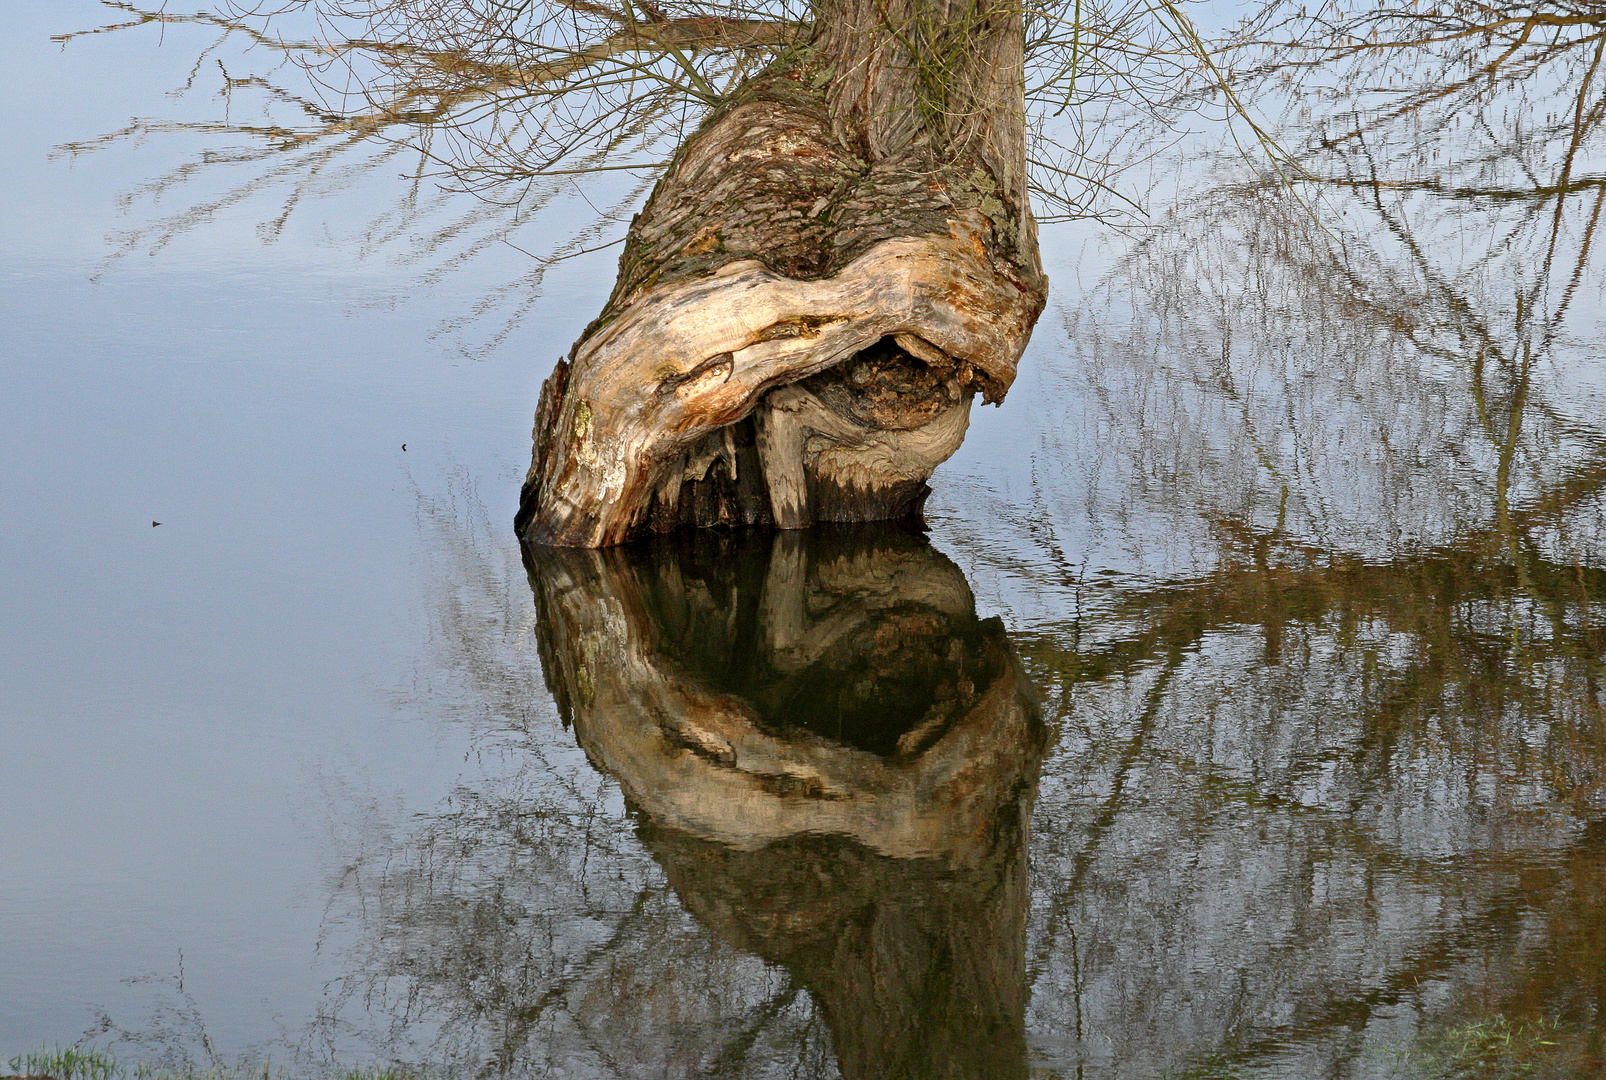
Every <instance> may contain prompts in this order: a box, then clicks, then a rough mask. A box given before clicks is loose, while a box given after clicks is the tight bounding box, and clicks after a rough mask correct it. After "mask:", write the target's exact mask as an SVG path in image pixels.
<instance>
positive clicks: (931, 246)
mask: <svg viewBox="0 0 1606 1080" xmlns="http://www.w3.org/2000/svg"><path fill="white" fill-rule="evenodd" d="M998 191H999V187H998V184H997V182H996V181H994V180H993V179H992V178H991V175H990V173H989V172H988V171H987V169H986V168H985V167H983V165H981V164H978V163H976V162H975V161H972V160H968V159H967V160H955V161H950V162H946V163H943V164H941V165H933V164H932V163H931V162H930V160H929V154H926V153H925V152H924V150H923V149H921V148H915V149H912V150H910V151H909V152H907V153H905V154H903V155H901V156H899V157H896V158H893V159H887V160H883V161H881V162H878V163H875V164H873V165H871V164H866V163H865V162H864V161H862V160H860V159H859V158H858V157H856V156H855V155H854V154H853V153H852V152H851V151H850V150H848V149H847V148H846V147H844V146H843V145H842V143H841V142H840V140H838V139H837V138H835V136H833V135H832V133H831V131H830V125H829V122H828V120H827V117H826V111H825V108H824V105H823V100H822V98H821V97H820V95H819V94H818V93H816V92H814V91H811V90H809V89H808V88H807V86H806V85H803V84H801V83H800V81H799V79H798V77H797V73H796V72H782V73H780V74H777V75H774V76H772V77H771V78H770V80H769V81H768V82H761V83H759V84H756V86H755V88H754V89H753V90H752V91H751V92H750V95H749V96H748V97H747V98H745V99H743V100H742V101H740V102H738V103H737V104H735V105H734V106H733V107H731V108H730V109H729V110H728V111H727V112H725V113H723V114H722V115H720V116H717V117H716V118H714V119H713V120H712V121H711V122H710V123H709V124H708V125H706V126H705V127H704V128H703V129H702V130H701V131H700V132H699V133H698V134H697V135H695V136H693V138H692V139H691V140H689V141H688V143H687V144H686V146H685V147H683V149H682V151H681V153H680V154H679V155H678V156H677V158H676V161H675V162H674V163H673V164H672V165H671V167H670V170H669V172H668V173H667V175H666V176H665V178H664V180H663V181H662V182H661V183H660V185H659V188H658V189H657V190H656V191H655V192H654V194H653V196H652V199H651V200H649V202H648V205H647V208H646V209H645V210H644V211H643V213H642V214H641V215H638V217H637V218H636V220H635V221H634V222H633V223H632V225H631V230H630V234H629V236H628V238H627V243H626V248H625V254H624V255H623V256H622V257H621V259H620V275H619V282H618V285H617V286H616V288H615V291H614V295H613V297H612V298H610V300H609V302H608V305H607V306H606V307H605V308H604V311H603V314H602V315H601V317H599V319H598V320H597V322H596V323H594V324H593V325H592V327H591V328H589V329H588V330H587V332H586V334H585V335H584V336H583V337H582V338H581V340H580V341H579V342H578V343H577V344H576V345H575V348H574V350H573V351H572V352H571V354H570V357H569V359H568V360H567V361H562V362H560V363H559V365H558V367H557V370H555V371H554V372H553V374H552V377H551V378H549V379H548V380H547V383H546V385H545V386H544V387H543V390H542V396H541V405H540V408H539V409H538V411H537V415H536V425H535V433H534V441H535V452H534V460H533V462H532V465H531V469H530V475H529V477H528V479H527V480H526V483H525V489H524V493H523V498H522V500H521V510H520V516H519V520H518V526H519V529H520V532H521V534H522V535H523V536H524V537H525V538H526V539H528V540H529V541H530V542H532V543H535V544H539V545H552V546H565V547H601V546H606V545H610V544H616V543H620V542H623V541H626V540H629V539H632V538H634V537H637V536H640V535H643V534H646V533H651V532H662V531H667V530H670V529H675V528H680V527H683V526H701V527H707V526H714V525H732V526H738V525H769V526H775V527H779V528H802V527H806V526H807V525H809V524H811V523H813V522H816V521H868V520H884V519H890V518H901V517H906V516H909V515H911V514H918V513H919V510H920V507H921V505H922V503H923V501H924V498H925V495H926V494H927V492H928V491H929V489H928V488H927V487H926V480H927V478H929V477H930V475H931V473H932V470H933V469H935V468H936V466H937V465H938V464H940V463H941V462H942V461H944V460H946V459H947V458H948V457H949V456H950V455H951V454H953V452H954V451H955V450H957V449H958V448H959V445H960V443H961V442H962V441H963V439H964V434H965V430H966V427H967V425H968V422H969V414H970V405H971V401H972V398H973V397H974V396H975V395H976V394H978V393H979V394H981V395H982V397H983V399H984V400H987V401H993V402H996V401H999V400H1001V399H1002V398H1003V396H1004V393H1005V391H1007V389H1008V387H1009V385H1010V383H1011V382H1013V380H1014V376H1015V365H1016V362H1017V361H1018V359H1019V357H1020V354H1021V352H1022V350H1023V349H1024V348H1025V345H1026V341H1027V339H1028V337H1029V336H1030V333H1031V328H1032V325H1033V323H1034V322H1035V321H1036V319H1037V316H1038V314H1039V313H1040V312H1041V310H1042V307H1043V302H1044V298H1045V290H1046V282H1044V281H1043V279H1042V275H1041V270H1040V269H1039V268H1038V267H1037V263H1036V248H1035V242H1034V241H1033V240H1032V232H1033V230H1032V227H1031V225H1030V219H1029V216H1027V215H1026V212H1025V210H1024V207H1020V208H1017V209H1015V210H1011V209H1010V208H1008V207H1007V206H1006V205H1005V203H1004V202H1002V201H1000V200H999V199H998V198H996V197H995V193H997V192H998Z"/></svg>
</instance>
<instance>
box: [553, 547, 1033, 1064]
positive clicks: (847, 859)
mask: <svg viewBox="0 0 1606 1080" xmlns="http://www.w3.org/2000/svg"><path fill="white" fill-rule="evenodd" d="M531 558H532V560H533V561H532V564H531V580H532V583H533V584H534V586H535V589H536V596H537V605H536V606H537V611H538V619H539V625H540V627H541V643H542V656H543V661H544V666H545V669H546V671H547V673H548V679H549V683H550V685H551V687H552V689H553V692H554V694H555V696H556V697H557V699H558V702H559V705H560V708H561V709H562V710H563V713H564V715H565V717H566V718H568V719H570V720H571V721H572V722H573V724H574V728H575V734H576V737H577V738H578V740H579V741H580V744H581V745H582V746H584V747H585V749H586V752H587V754H588V755H589V756H590V758H591V760H592V761H593V762H594V763H596V764H597V765H598V766H599V767H600V768H602V769H604V770H606V771H607V772H608V773H609V774H610V775H612V776H613V777H614V778H616V779H617V780H618V781H619V783H620V785H621V787H622V788H623V790H624V793H625V797H626V799H627V801H628V803H629V804H631V805H633V806H635V807H637V808H638V809H639V812H640V817H639V818H638V828H639V830H640V832H639V834H640V836H641V838H642V840H643V842H644V843H645V844H646V846H647V848H648V849H649V850H650V851H651V852H652V854H653V856H654V858H656V859H657V860H658V862H659V863H660V864H661V865H662V866H663V867H664V869H665V871H666V873H667V874H668V877H669V880H670V882H671V884H672V885H673V887H674V889H675V891H676V893H677V895H678V896H679V898H680V900H681V902H682V903H683V904H685V905H686V907H687V908H688V909H689V910H690V911H691V912H692V913H693V914H695V915H696V917H697V918H698V919H699V921H701V922H702V923H703V925H705V926H706V927H708V928H709V929H710V930H711V931H712V932H713V933H715V934H716V935H718V936H719V937H721V938H724V939H725V940H727V941H730V942H732V943H733V944H735V945H737V946H738V947H739V948H741V949H743V950H745V951H748V952H752V953H756V954H758V955H760V956H762V957H764V958H765V959H767V960H770V961H771V962H773V963H777V964H780V965H782V966H784V967H785V968H786V969H787V970H788V971H789V972H790V973H791V974H792V976H793V977H794V978H795V979H797V981H798V982H799V983H801V984H802V985H803V986H804V987H806V988H807V989H808V990H809V991H810V993H811V994H812V995H813V996H814V999H815V1001H816V1002H817V1003H818V1005H819V1007H820V1009H821V1011H822V1013H823V1015H824V1018H825V1021H826V1023H827V1025H828V1026H829V1028H830V1029H831V1033H832V1036H833V1041H834V1046H835V1050H836V1054H837V1057H838V1062H839V1065H840V1068H841V1070H842V1072H843V1074H844V1075H845V1076H849V1077H903V1076H907V1077H933V1076H965V1077H984V1076H985V1077H1009V1076H1017V1075H1019V1076H1024V1075H1025V1072H1026V1064H1025V1042H1024V1017H1025V1004H1026V1000H1025V986H1024V948H1025V926H1024V919H1025V912H1026V844H1025V832H1026V822H1027V819H1028V816H1029V814H1030V809H1031V802H1032V799H1033V796H1034V794H1035V786H1036V773H1037V768H1038V765H1039V762H1040V760H1041V754H1042V749H1043V729H1042V727H1041V724H1040V722H1039V721H1038V717H1037V712H1036V708H1035V706H1034V704H1033V702H1032V698H1031V694H1030V692H1029V690H1028V688H1027V685H1026V682H1025V679H1024V677H1023V675H1022V674H1021V672H1020V669H1019V664H1018V662H1017V661H1016V660H1015V658H1014V655H1013V652H1012V650H1011V649H1010V646H1009V644H1008V641H1007V639H1006V638H1005V637H1004V635H1003V632H1002V627H1001V626H1000V625H999V623H998V622H997V620H988V621H987V622H978V621H977V619H976V615H975V608H974V602H973V601H972V599H971V596H970V591H969V589H968V587H967V586H966V584H965V581H964V578H963V576H962V575H961V574H960V573H959V571H958V569H957V568H956V567H955V566H954V565H953V564H952V563H951V562H949V561H948V560H947V559H945V558H943V557H942V556H941V555H939V554H938V553H937V552H936V551H935V550H933V549H932V548H931V547H930V546H929V545H927V544H926V543H925V542H924V541H923V540H920V539H918V538H916V537H913V536H910V535H907V534H903V533H899V532H896V531H879V530H878V531H876V532H872V533H863V532H852V533H846V534H826V535H822V536H813V535H809V534H800V533H779V534H775V535H774V536H773V537H772V536H769V535H762V536H756V537H749V538H744V539H734V538H733V539H719V538H715V539H713V540H710V541H704V542H702V543H700V544H698V545H696V546H694V547H688V546H680V547H672V548H668V549H667V550H660V551H655V552H648V553H642V552H632V551H604V552H594V551H554V550H541V551H538V552H536V551H533V552H531Z"/></svg>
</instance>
